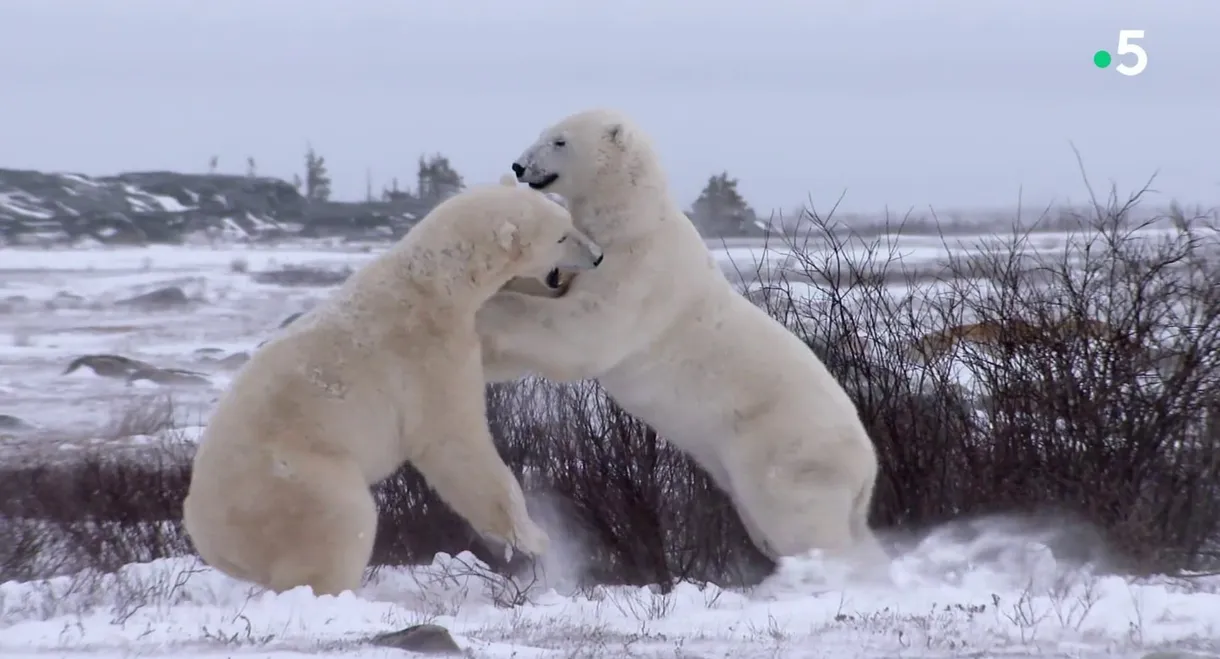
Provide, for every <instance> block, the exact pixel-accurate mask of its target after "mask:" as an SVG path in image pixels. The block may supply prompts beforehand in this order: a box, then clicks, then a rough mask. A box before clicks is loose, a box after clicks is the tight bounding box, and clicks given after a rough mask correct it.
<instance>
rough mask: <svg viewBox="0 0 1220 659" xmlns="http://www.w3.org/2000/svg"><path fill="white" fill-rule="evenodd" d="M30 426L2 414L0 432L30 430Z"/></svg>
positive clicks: (0, 415) (0, 416) (13, 417)
mask: <svg viewBox="0 0 1220 659" xmlns="http://www.w3.org/2000/svg"><path fill="white" fill-rule="evenodd" d="M33 427H34V426H31V425H30V424H28V423H26V422H25V421H22V420H21V419H19V418H17V417H15V416H12V415H10V414H0V430H9V431H13V430H29V429H30V428H33Z"/></svg>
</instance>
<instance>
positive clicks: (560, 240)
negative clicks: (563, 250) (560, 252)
mask: <svg viewBox="0 0 1220 659" xmlns="http://www.w3.org/2000/svg"><path fill="white" fill-rule="evenodd" d="M567 239H568V237H567V236H564V237H563V238H560V239H559V242H560V243H563V241H565V240H567Z"/></svg>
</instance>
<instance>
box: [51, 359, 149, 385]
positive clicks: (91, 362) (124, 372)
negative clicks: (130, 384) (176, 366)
mask: <svg viewBox="0 0 1220 659" xmlns="http://www.w3.org/2000/svg"><path fill="white" fill-rule="evenodd" d="M81 367H88V368H89V369H90V370H92V371H93V372H94V373H96V374H97V375H99V376H101V377H104V378H121V379H124V380H125V379H127V378H128V377H130V376H131V374H132V373H135V372H137V371H144V370H150V369H151V370H156V368H157V367H156V366H153V365H152V364H149V363H148V362H142V361H140V360H138V359H131V358H130V357H123V356H121V355H84V356H81V357H77V358H76V359H74V360H72V363H70V364H68V368H66V369H64V372H63V373H62V375H67V374H69V373H71V372H73V371H75V370H76V369H78V368H81Z"/></svg>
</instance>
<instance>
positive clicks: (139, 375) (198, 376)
mask: <svg viewBox="0 0 1220 659" xmlns="http://www.w3.org/2000/svg"><path fill="white" fill-rule="evenodd" d="M140 380H147V381H148V382H153V383H156V384H159V385H163V386H189V387H206V386H209V385H211V384H212V381H211V380H209V379H208V377H207V376H206V375H204V374H203V373H199V372H196V371H188V370H185V369H181V368H142V369H140V370H138V371H135V372H133V373H132V374H131V375H128V376H127V384H132V383H134V382H139V381H140Z"/></svg>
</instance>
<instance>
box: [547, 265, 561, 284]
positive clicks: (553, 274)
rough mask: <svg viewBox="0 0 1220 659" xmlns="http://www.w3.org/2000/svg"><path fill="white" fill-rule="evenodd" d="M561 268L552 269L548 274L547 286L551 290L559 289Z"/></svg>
mask: <svg viewBox="0 0 1220 659" xmlns="http://www.w3.org/2000/svg"><path fill="white" fill-rule="evenodd" d="M559 284H560V281H559V268H551V271H550V272H548V273H546V285H547V286H548V287H550V288H555V289H557V288H559Z"/></svg>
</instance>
